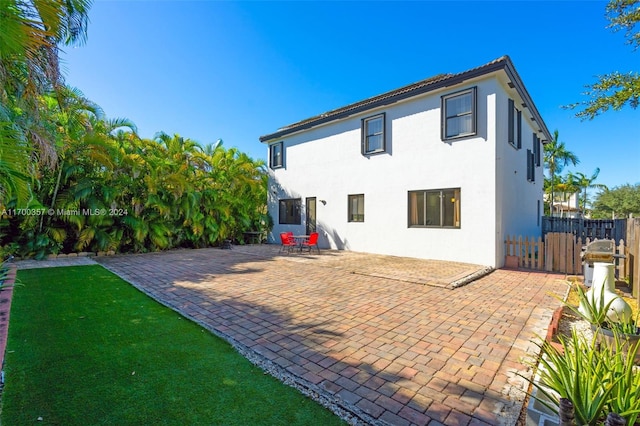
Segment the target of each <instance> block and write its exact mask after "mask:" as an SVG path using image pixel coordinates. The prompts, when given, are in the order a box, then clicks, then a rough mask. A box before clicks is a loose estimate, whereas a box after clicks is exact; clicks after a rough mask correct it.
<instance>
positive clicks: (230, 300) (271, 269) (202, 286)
mask: <svg viewBox="0 0 640 426" xmlns="http://www.w3.org/2000/svg"><path fill="white" fill-rule="evenodd" d="M277 249H278V247H277V246H265V247H257V248H256V249H255V250H254V251H253V252H252V253H248V251H246V250H240V249H234V250H216V249H205V250H193V251H191V252H189V253H181V252H176V253H171V252H170V253H162V254H157V255H156V254H149V255H135V256H123V257H115V258H102V259H99V261H100V262H101V263H102V264H103V265H104V266H105V267H107V268H109V269H111V270H112V271H114V272H116V273H117V274H119V275H120V276H122V277H123V278H125V279H126V280H128V281H130V282H131V283H133V284H134V285H135V286H137V287H138V288H140V289H141V290H142V291H144V292H145V293H147V294H149V295H150V296H151V297H153V298H155V299H156V300H158V301H160V302H161V303H163V304H165V305H167V306H169V307H172V308H173V309H175V310H177V311H179V312H181V313H183V314H184V315H186V316H187V317H189V318H190V319H192V320H194V321H195V322H197V323H198V324H201V325H203V326H204V327H206V328H207V329H209V330H211V331H212V332H213V333H214V334H217V335H219V336H221V337H223V338H224V339H225V340H227V341H229V342H230V343H231V344H232V345H233V346H234V347H235V348H236V349H237V350H238V351H239V352H240V353H242V354H243V355H244V356H245V357H247V358H248V359H250V360H251V361H252V362H253V363H255V364H257V365H259V366H260V367H261V368H263V369H264V370H266V371H268V372H269V373H271V374H272V375H274V376H276V377H278V378H279V379H280V380H282V381H284V382H285V383H287V384H290V385H292V386H294V387H296V388H298V389H299V390H301V391H302V392H303V393H305V394H307V395H310V396H312V397H313V398H314V399H316V400H318V401H320V402H321V403H323V404H324V405H325V406H328V407H330V408H331V409H332V410H334V411H336V412H338V413H340V414H342V415H344V416H345V417H351V418H354V419H359V420H360V421H362V422H365V423H375V422H376V421H379V420H385V421H387V422H390V423H399V424H400V423H402V422H405V421H410V422H413V423H416V424H428V423H429V422H431V421H436V422H440V423H443V424H453V423H455V424H468V423H469V422H471V421H473V422H474V424H479V425H482V424H485V425H486V424H495V423H496V422H497V421H498V414H500V415H501V416H504V415H505V412H510V413H507V415H513V411H517V412H516V413H515V415H516V417H517V414H518V412H519V406H518V402H517V401H515V402H514V401H513V400H512V399H511V398H510V397H509V396H506V394H503V393H502V392H503V389H502V385H500V383H502V381H503V380H504V381H505V382H506V379H503V378H500V377H497V374H498V373H499V372H500V371H504V370H505V369H506V368H505V369H503V368H502V366H501V364H500V363H501V362H502V360H503V359H504V357H505V355H506V354H496V350H497V349H496V348H493V349H492V345H494V344H502V343H503V342H504V339H505V338H507V339H508V338H514V339H515V336H517V335H518V334H519V333H520V332H522V330H523V327H524V323H522V324H520V322H521V321H522V320H524V321H525V322H526V318H528V317H529V315H530V313H531V312H528V311H527V312H528V313H527V312H525V311H526V309H525V311H523V312H524V315H525V316H526V318H525V317H522V318H521V316H522V315H523V314H522V313H520V314H518V315H520V316H517V317H516V316H515V314H512V310H513V309H512V306H513V305H512V304H510V303H511V302H512V301H513V298H514V294H516V293H517V294H518V295H523V296H522V297H524V298H529V296H530V294H529V293H526V292H523V291H521V290H518V289H512V290H510V293H505V294H496V292H495V290H494V289H492V288H482V287H479V286H480V284H478V285H471V286H470V287H469V288H468V291H472V293H474V294H475V295H471V296H469V295H468V293H467V291H465V292H455V293H451V292H449V291H448V290H446V293H441V292H440V291H441V290H439V289H424V290H423V291H424V292H425V295H427V296H429V295H432V297H431V298H429V299H428V300H429V302H430V304H429V305H425V308H427V307H428V308H429V309H425V311H424V312H423V314H422V315H420V316H419V318H418V319H416V317H402V316H403V315H405V314H403V312H402V309H401V306H402V301H397V302H394V303H395V305H394V306H386V305H384V303H386V302H380V303H378V302H366V305H362V304H361V302H360V301H359V300H357V299H355V298H357V294H354V292H353V289H350V288H349V282H348V281H346V282H345V281H344V276H345V274H344V273H342V275H341V276H342V277H343V281H341V282H340V283H339V285H332V284H333V283H331V282H330V281H331V279H332V277H334V276H335V277H336V279H340V278H339V277H338V275H340V274H337V273H336V274H333V273H329V274H324V275H322V277H320V278H318V277H315V276H314V273H313V271H314V268H320V267H323V266H322V265H320V264H318V265H316V264H313V263H311V264H310V267H307V264H309V263H308V262H307V260H311V259H313V257H311V258H307V257H304V256H303V257H291V258H288V257H286V256H288V255H283V256H282V258H286V259H288V260H289V261H286V262H284V261H282V260H281V257H280V256H278V254H277ZM269 250H271V251H269ZM326 255H330V253H327V254H326ZM321 256H325V253H323V254H322V255H321ZM299 262H304V263H305V266H304V267H302V266H300V265H299V264H298V263H299ZM332 274H333V275H332ZM319 275H320V274H319ZM327 277H329V278H327ZM323 280H324V281H323ZM326 280H329V282H327V281H326ZM371 281H372V282H376V279H375V278H371ZM359 290H361V291H375V292H378V293H379V295H381V296H383V297H382V298H381V299H383V300H385V301H389V300H392V299H393V298H394V294H395V292H396V289H394V288H390V287H381V286H379V285H378V286H372V287H371V288H367V287H366V284H364V287H362V284H361V288H359ZM514 292H515V293H514ZM445 294H446V295H445ZM443 295H444V296H443ZM449 295H452V296H449ZM407 297H411V295H410V294H409V296H407ZM494 300H498V301H499V303H498V304H497V306H499V308H498V309H497V310H495V306H494V305H488V304H487V303H485V302H486V301H494ZM372 303H373V304H372ZM323 304H324V305H326V307H327V309H324V310H321V311H320V314H318V310H317V309H316V307H317V306H319V305H323ZM452 306H453V307H454V308H455V309H454V311H455V312H456V313H451V312H452V311H451V309H450V308H451V307H452ZM391 309H396V311H395V312H394V313H393V314H391V316H390V317H389V318H388V319H387V317H386V312H387V311H388V310H391ZM518 309H520V308H518ZM532 309H533V308H532ZM441 312H447V313H446V314H445V315H446V316H444V317H443V314H442V313H441ZM518 312H519V311H518ZM354 314H358V315H363V316H362V317H361V318H358V319H357V323H358V325H357V326H355V327H353V321H351V320H352V319H353V316H354ZM365 314H366V315H365ZM395 315H399V316H400V317H401V318H400V319H398V318H395V317H394V316H395ZM407 315H415V313H409V314H407ZM467 315H469V318H471V319H470V320H467V319H466V318H467ZM512 317H513V320H514V321H513V323H514V324H515V325H514V324H512V323H511V320H510V319H511V318H512ZM380 318H382V319H383V320H384V321H381V322H380V321H378V322H376V324H378V325H377V327H382V328H383V330H382V331H384V332H388V335H389V336H394V333H395V336H396V337H388V338H387V337H384V338H383V339H381V340H379V341H373V340H367V339H368V336H367V335H368V334H374V333H368V332H367V327H368V324H367V322H368V321H369V320H372V321H373V320H376V319H380ZM345 319H346V321H343V320H345ZM418 320H419V321H418ZM350 321H351V323H352V325H351V327H352V328H351V329H345V328H343V323H344V322H350ZM459 321H463V322H459ZM405 322H407V323H412V324H413V323H415V324H416V325H417V326H418V327H419V329H416V330H408V331H406V333H405V334H404V335H403V333H402V331H401V330H400V328H401V327H402V326H403V325H404V323H405ZM453 329H457V331H451V330H453ZM396 331H397V332H396ZM503 331H504V332H505V333H507V334H508V336H499V334H500V333H502V332H503ZM474 333H478V335H479V336H480V337H478V338H476V339H475V341H476V343H474V344H475V345H482V347H479V348H477V349H476V348H475V346H472V345H469V346H465V345H467V344H468V342H467V341H466V339H468V338H469V337H471V336H473V335H474ZM497 334H498V335H497ZM407 335H414V336H422V337H420V338H417V339H416V338H409V339H407ZM405 339H407V340H405ZM439 339H443V340H439ZM452 339H454V340H455V342H453V341H452ZM483 339H485V340H486V341H483ZM472 340H473V339H472ZM477 342H480V343H477ZM421 343H424V344H426V346H420V344H421ZM472 343H473V342H472ZM440 345H443V346H444V347H445V348H446V349H445V350H444V351H442V350H441V349H442V348H441V347H440ZM407 348H409V349H408V350H409V351H416V352H415V353H414V354H413V355H409V356H412V357H415V358H414V359H415V360H416V361H417V362H412V361H411V360H410V359H408V358H403V357H402V356H400V355H401V354H404V353H406V351H407ZM492 351H493V352H492ZM469 354H475V355H472V356H470V355H469ZM386 355H388V356H386ZM483 357H484V358H486V359H483ZM487 360H488V361H489V365H488V366H486V367H484V368H483V369H480V368H479V366H480V365H481V364H483V363H485V361H487ZM485 364H486V363H485ZM409 365H412V366H413V367H409ZM478 372H479V373H478ZM476 373H478V374H479V376H478V377H479V378H477V377H474V374H476ZM501 374H503V373H501ZM474 380H475V381H474ZM477 380H480V381H481V383H478V382H477ZM494 382H495V383H497V384H498V385H496V384H494ZM497 386H499V387H497Z"/></svg>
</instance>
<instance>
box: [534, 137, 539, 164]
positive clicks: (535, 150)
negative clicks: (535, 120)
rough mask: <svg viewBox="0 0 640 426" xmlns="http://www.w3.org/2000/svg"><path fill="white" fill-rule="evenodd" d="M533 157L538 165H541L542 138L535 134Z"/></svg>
mask: <svg viewBox="0 0 640 426" xmlns="http://www.w3.org/2000/svg"><path fill="white" fill-rule="evenodd" d="M533 157H534V161H535V164H536V167H540V138H539V137H538V136H537V135H536V134H535V133H534V134H533Z"/></svg>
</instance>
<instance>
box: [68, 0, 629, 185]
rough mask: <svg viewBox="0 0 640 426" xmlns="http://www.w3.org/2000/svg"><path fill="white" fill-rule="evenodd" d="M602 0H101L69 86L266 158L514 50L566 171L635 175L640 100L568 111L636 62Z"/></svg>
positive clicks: (107, 104) (141, 119) (147, 133)
mask: <svg viewBox="0 0 640 426" xmlns="http://www.w3.org/2000/svg"><path fill="white" fill-rule="evenodd" d="M605 5H606V2H600V1H580V2H578V1H553V2H544V1H498V2H488V1H471V2H463V1H448V2H433V1H424V2H417V1H414V2H361V1H350V2H312V1H309V2H268V1H263V2H259V1H256V2H225V1H205V0H202V1H177V0H175V1H101V0H96V1H95V3H94V5H93V7H92V9H91V11H90V14H89V17H90V21H91V22H90V25H89V34H88V35H89V37H88V42H87V43H86V45H84V46H81V47H75V48H66V49H65V52H64V53H63V54H62V55H61V56H62V60H63V68H64V69H65V72H66V78H67V83H68V84H70V85H72V86H75V87H77V88H78V89H80V90H81V91H82V92H83V93H84V94H85V96H87V97H88V98H89V99H91V100H92V101H94V102H96V103H98V104H99V105H100V106H102V108H103V109H104V110H105V112H106V114H107V115H108V116H109V117H112V118H115V117H126V118H129V119H131V120H133V121H134V122H135V123H136V124H137V126H138V130H139V132H140V134H141V136H143V137H149V138H151V137H153V135H154V134H155V133H156V132H158V131H164V132H166V133H169V134H174V133H178V134H180V135H181V136H184V137H188V138H191V139H194V140H196V141H198V142H200V143H201V144H203V145H204V144H207V143H211V142H215V141H216V140H217V139H219V138H221V139H223V141H224V146H226V147H227V148H229V147H237V148H239V149H240V150H242V151H244V152H246V153H247V154H249V155H250V156H252V157H254V158H261V159H265V158H266V152H267V149H266V147H265V146H264V145H263V144H261V143H260V142H259V140H258V138H259V137H260V136H261V135H264V134H267V133H271V132H273V131H275V130H276V129H278V128H279V127H282V126H284V125H287V124H290V123H293V122H296V121H298V120H301V119H304V118H308V117H311V116H314V115H317V114H320V113H322V112H325V111H328V110H331V109H335V108H338V107H341V106H344V105H347V104H349V103H352V102H355V101H358V100H361V99H365V98H368V97H371V96H374V95H377V94H380V93H383V92H385V91H388V90H392V89H396V88H398V87H401V86H404V85H406V84H410V83H413V82H415V81H418V80H422V79H424V78H427V77H430V76H433V75H435V74H439V73H448V72H451V73H456V72H460V71H464V70H467V69H470V68H474V67H476V66H479V65H482V64H485V63H487V62H489V61H491V60H493V59H496V58H498V57H500V56H502V55H509V56H510V57H511V59H512V60H513V62H514V64H515V66H516V69H517V70H518V73H519V74H520V76H521V77H522V80H523V81H524V83H525V85H526V87H527V89H528V90H529V93H530V94H531V96H532V98H533V100H534V102H535V103H536V105H537V107H538V109H539V110H540V113H541V115H542V117H543V118H544V120H545V122H546V124H547V126H548V128H549V129H550V130H551V131H553V130H554V129H558V130H559V131H560V139H561V140H562V141H564V142H565V143H566V145H567V147H568V149H570V150H571V151H573V152H574V153H575V154H576V155H578V157H579V158H580V160H581V162H580V164H579V165H578V166H577V167H575V168H574V167H571V168H568V169H567V170H573V171H576V172H582V173H585V174H587V175H591V174H592V173H593V171H594V170H595V168H596V167H599V168H600V169H601V172H600V176H599V179H598V182H599V183H603V184H606V185H608V186H610V187H613V186H618V185H621V184H625V183H632V184H635V183H640V110H632V109H630V108H627V109H625V110H622V111H620V112H608V113H606V114H604V115H602V116H600V117H597V118H596V119H594V120H593V121H580V120H579V119H576V118H574V117H573V113H572V112H571V111H567V110H564V109H562V108H561V106H562V105H567V104H570V103H574V102H577V101H580V100H582V99H584V97H583V96H582V95H581V94H582V93H583V92H584V91H585V87H584V86H585V85H586V84H589V83H592V82H594V81H595V76H596V75H601V74H604V73H608V72H612V71H621V72H629V71H640V51H636V52H634V51H633V49H632V47H631V46H629V45H626V44H625V43H624V42H625V38H624V35H623V34H622V33H613V32H611V30H609V29H607V28H606V26H607V24H608V21H607V20H606V19H605V16H604V8H605Z"/></svg>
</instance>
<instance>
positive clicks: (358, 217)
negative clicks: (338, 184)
mask: <svg viewBox="0 0 640 426" xmlns="http://www.w3.org/2000/svg"><path fill="white" fill-rule="evenodd" d="M348 202H349V218H348V221H349V222H364V194H358V195H349V198H348Z"/></svg>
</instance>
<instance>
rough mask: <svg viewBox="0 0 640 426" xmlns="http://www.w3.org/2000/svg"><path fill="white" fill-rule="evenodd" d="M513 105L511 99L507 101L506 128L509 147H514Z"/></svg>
mask: <svg viewBox="0 0 640 426" xmlns="http://www.w3.org/2000/svg"><path fill="white" fill-rule="evenodd" d="M514 109H515V107H514V104H513V99H509V113H508V121H509V127H508V129H509V130H508V133H507V134H508V137H507V139H508V141H509V143H510V144H511V145H514V146H515V144H516V143H515V129H514V128H513V122H514V116H513V113H514Z"/></svg>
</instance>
